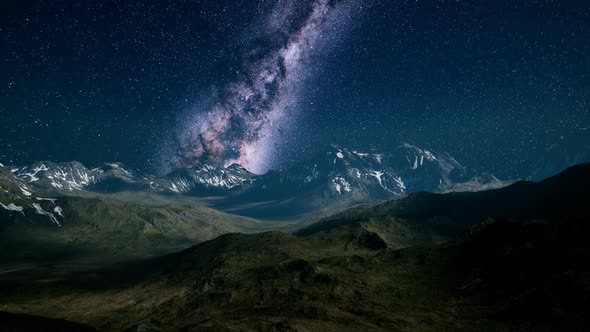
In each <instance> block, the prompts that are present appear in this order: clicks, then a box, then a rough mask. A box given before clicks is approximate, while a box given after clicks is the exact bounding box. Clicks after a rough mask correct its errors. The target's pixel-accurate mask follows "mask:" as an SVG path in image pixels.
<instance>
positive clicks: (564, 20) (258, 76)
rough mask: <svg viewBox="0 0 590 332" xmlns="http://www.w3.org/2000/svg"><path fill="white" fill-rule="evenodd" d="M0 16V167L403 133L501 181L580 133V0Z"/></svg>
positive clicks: (281, 156) (308, 150) (158, 158)
mask: <svg viewBox="0 0 590 332" xmlns="http://www.w3.org/2000/svg"><path fill="white" fill-rule="evenodd" d="M0 18H1V20H0V38H1V39H0V79H1V80H0V124H1V126H0V129H1V130H0V161H1V162H3V163H8V164H10V163H12V164H20V163H29V162H32V161H36V160H51V161H69V160H78V161H81V162H83V163H85V164H87V165H88V166H93V165H98V164H101V163H103V162H107V161H121V162H124V163H125V164H127V165H129V166H131V167H134V168H139V169H144V170H150V171H159V172H165V171H167V170H170V169H172V168H174V167H183V166H190V165H193V164H194V163H196V162H199V161H203V160H206V161H208V162H212V163H215V164H218V165H221V166H224V165H228V164H230V163H232V162H239V163H241V164H243V165H244V166H246V167H247V168H248V169H250V170H252V171H254V172H257V173H263V172H265V171H267V170H269V169H276V168H281V167H287V166H288V165H290V164H292V163H295V162H298V161H301V160H305V159H306V158H310V157H311V156H313V155H314V154H315V153H318V152H319V151H322V150H323V149H325V148H326V147H327V146H328V145H329V144H340V145H344V146H351V147H355V148H358V149H369V148H375V149H379V150H382V151H387V150H389V149H392V148H393V147H395V146H397V145H398V144H399V143H401V142H409V143H413V144H416V145H419V146H424V147H428V148H432V149H436V150H439V151H447V152H449V153H450V154H451V155H453V156H454V157H455V158H456V159H458V160H459V161H460V162H462V163H463V164H465V165H467V166H471V167H474V168H478V169H481V170H486V171H491V172H493V173H495V174H497V175H499V176H500V177H504V178H514V177H523V176H526V175H527V172H530V171H531V167H532V165H533V164H534V163H535V162H536V161H537V160H539V159H540V158H543V155H544V153H545V151H546V149H547V148H548V147H549V146H552V145H554V144H556V143H558V142H560V141H564V142H567V141H568V138H570V137H582V139H584V138H587V137H589V136H588V135H580V133H581V132H585V131H586V130H587V128H589V127H590V61H589V60H590V2H588V1H562V0H559V1H557V0H556V1H479V0H478V1H416V0H414V1H384V0H383V1H379V0H308V1H292V0H263V1H253V0H251V1H250V0H249V1H245V0H244V1H239V0H216V1H213V0H211V1H209V0H208V1H196V0H195V1H188V0H185V1H130V0H128V1H69V0H68V1H34V2H30V1H16V0H5V1H2V3H1V4H0ZM570 141H571V140H570ZM573 141H576V140H573ZM577 143H580V142H579V139H577V141H576V144H577ZM588 143H590V142H588Z"/></svg>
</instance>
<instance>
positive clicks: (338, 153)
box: [336, 151, 344, 159]
mask: <svg viewBox="0 0 590 332" xmlns="http://www.w3.org/2000/svg"><path fill="white" fill-rule="evenodd" d="M336 157H338V158H340V159H343V158H344V155H343V154H342V152H340V151H338V152H337V153H336Z"/></svg>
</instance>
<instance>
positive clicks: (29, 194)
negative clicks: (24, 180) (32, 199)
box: [19, 186, 33, 197]
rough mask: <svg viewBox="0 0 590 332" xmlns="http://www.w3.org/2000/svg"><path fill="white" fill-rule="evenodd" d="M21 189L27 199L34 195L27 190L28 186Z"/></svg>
mask: <svg viewBox="0 0 590 332" xmlns="http://www.w3.org/2000/svg"><path fill="white" fill-rule="evenodd" d="M19 188H20V191H22V192H23V195H25V196H27V197H29V196H31V195H33V194H32V193H31V192H30V191H29V190H30V189H29V188H27V187H26V186H22V187H19Z"/></svg>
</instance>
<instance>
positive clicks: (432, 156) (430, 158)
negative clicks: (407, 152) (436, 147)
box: [424, 150, 438, 160]
mask: <svg viewBox="0 0 590 332" xmlns="http://www.w3.org/2000/svg"><path fill="white" fill-rule="evenodd" d="M424 155H425V156H426V158H427V159H428V160H438V159H436V157H435V156H434V155H433V154H432V152H430V151H428V150H424Z"/></svg>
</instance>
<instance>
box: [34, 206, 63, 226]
mask: <svg viewBox="0 0 590 332" xmlns="http://www.w3.org/2000/svg"><path fill="white" fill-rule="evenodd" d="M32 206H33V207H34V208H35V213H37V214H38V215H42V216H47V217H49V220H51V222H53V223H54V224H56V225H57V226H61V224H60V223H59V221H58V220H57V218H56V217H55V216H54V215H53V213H51V212H47V211H45V210H43V208H42V207H41V205H39V204H37V203H33V204H32Z"/></svg>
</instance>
